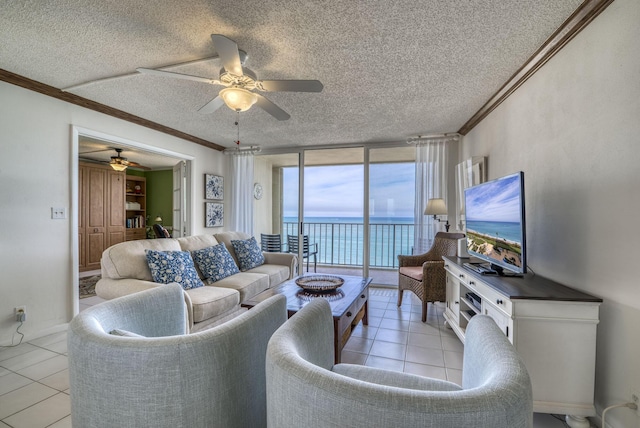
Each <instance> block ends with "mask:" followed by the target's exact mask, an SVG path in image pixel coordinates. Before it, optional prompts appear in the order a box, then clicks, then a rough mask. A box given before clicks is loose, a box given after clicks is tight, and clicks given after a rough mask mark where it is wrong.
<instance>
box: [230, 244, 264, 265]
mask: <svg viewBox="0 0 640 428" xmlns="http://www.w3.org/2000/svg"><path fill="white" fill-rule="evenodd" d="M231 245H232V246H233V250H234V251H235V253H236V258H237V259H238V266H240V270H241V271H243V272H244V271H247V270H249V269H253V268H254V267H257V266H260V265H261V264H263V263H264V256H263V255H262V250H261V249H260V247H259V246H258V242H257V241H256V238H254V237H253V236H252V237H251V238H249V239H240V240H235V239H234V240H232V241H231Z"/></svg>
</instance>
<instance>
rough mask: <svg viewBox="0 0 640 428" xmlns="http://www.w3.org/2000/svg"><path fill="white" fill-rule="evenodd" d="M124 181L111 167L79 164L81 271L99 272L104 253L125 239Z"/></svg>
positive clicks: (120, 174)
mask: <svg viewBox="0 0 640 428" xmlns="http://www.w3.org/2000/svg"><path fill="white" fill-rule="evenodd" d="M125 180H126V176H125V172H124V171H123V172H119V171H115V170H113V169H112V168H111V166H109V165H99V164H94V163H87V162H80V163H79V171H78V185H79V189H78V200H79V204H78V207H79V210H80V212H79V213H78V246H79V252H80V272H84V271H89V270H97V269H100V258H101V257H102V252H103V251H104V250H105V249H107V248H108V247H110V246H111V245H114V244H117V243H119V242H124V240H125Z"/></svg>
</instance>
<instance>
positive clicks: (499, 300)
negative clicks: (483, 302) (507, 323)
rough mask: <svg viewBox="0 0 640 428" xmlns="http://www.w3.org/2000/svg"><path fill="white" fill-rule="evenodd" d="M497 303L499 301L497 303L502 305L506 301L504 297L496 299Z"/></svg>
mask: <svg viewBox="0 0 640 428" xmlns="http://www.w3.org/2000/svg"><path fill="white" fill-rule="evenodd" d="M496 303H497V304H499V305H501V304H503V303H504V302H503V301H502V299H496Z"/></svg>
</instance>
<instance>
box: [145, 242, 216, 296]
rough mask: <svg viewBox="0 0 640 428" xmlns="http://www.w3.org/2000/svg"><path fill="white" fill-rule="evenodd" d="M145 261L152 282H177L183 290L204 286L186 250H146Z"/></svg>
mask: <svg viewBox="0 0 640 428" xmlns="http://www.w3.org/2000/svg"><path fill="white" fill-rule="evenodd" d="M147 262H148V263H149V269H151V276H152V277H153V281H154V282H158V283H161V284H170V283H172V282H177V283H178V284H180V285H181V286H182V288H184V289H185V290H189V289H191V288H197V287H203V286H204V284H203V283H202V281H201V280H200V278H199V277H198V272H196V267H195V265H194V264H193V259H192V258H191V253H189V252H188V251H155V250H147Z"/></svg>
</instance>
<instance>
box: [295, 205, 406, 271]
mask: <svg viewBox="0 0 640 428" xmlns="http://www.w3.org/2000/svg"><path fill="white" fill-rule="evenodd" d="M297 224H298V221H297V218H296V217H285V218H284V231H283V233H282V235H283V236H284V241H285V242H286V240H287V237H286V235H288V234H291V235H295V234H296V233H297ZM413 224H414V221H413V218H410V217H371V218H370V220H369V235H370V240H371V247H370V249H369V254H370V260H369V265H370V266H372V267H389V268H393V267H397V266H398V257H397V256H398V254H411V252H412V249H413V239H414V238H413V235H414V225H413ZM304 234H305V235H309V242H310V243H311V244H314V243H316V244H318V263H322V264H333V265H362V264H363V248H364V224H363V218H362V217H307V218H305V223H304Z"/></svg>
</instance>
